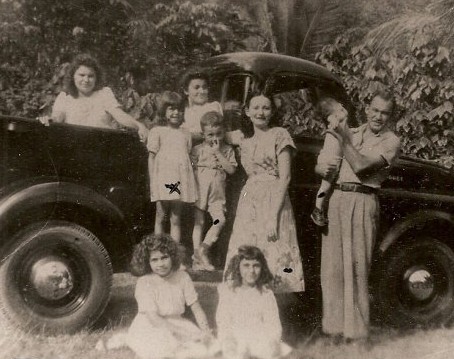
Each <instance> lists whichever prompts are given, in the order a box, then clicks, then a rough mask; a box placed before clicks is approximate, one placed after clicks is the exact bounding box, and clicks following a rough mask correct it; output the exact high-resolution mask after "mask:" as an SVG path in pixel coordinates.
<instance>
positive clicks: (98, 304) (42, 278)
mask: <svg viewBox="0 0 454 359" xmlns="http://www.w3.org/2000/svg"><path fill="white" fill-rule="evenodd" d="M13 243H14V245H13V248H12V250H10V251H9V252H8V254H7V256H6V257H5V258H4V259H3V260H2V263H1V267H0V310H1V314H2V316H3V317H5V318H6V322H7V324H9V325H12V326H14V327H16V328H20V329H23V330H25V331H27V332H29V331H31V332H39V333H45V334H49V335H55V334H69V333H74V332H77V331H78V330H80V329H82V328H87V327H90V326H92V325H93V324H94V323H95V322H96V320H97V319H98V318H99V316H100V315H101V314H102V312H103V310H104V308H105V306H106V305H107V303H108V301H109V298H110V292H111V287H112V265H111V262H110V259H109V255H108V253H107V251H106V249H105V248H104V246H103V245H102V243H101V242H100V241H99V240H98V239H97V238H96V236H95V235H93V233H91V232H90V231H88V230H87V229H85V228H83V227H81V226H79V225H76V224H73V223H70V222H66V221H49V222H42V223H36V224H32V225H29V226H27V227H26V228H25V229H23V230H22V231H20V232H19V233H18V234H17V235H16V236H15V237H14V239H13Z"/></svg>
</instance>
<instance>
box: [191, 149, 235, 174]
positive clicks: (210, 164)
mask: <svg viewBox="0 0 454 359" xmlns="http://www.w3.org/2000/svg"><path fill="white" fill-rule="evenodd" d="M219 150H220V152H221V153H222V154H223V156H224V157H225V158H226V159H227V160H228V161H229V163H230V164H231V165H232V166H234V167H235V168H236V167H237V166H238V163H237V162H236V159H235V151H234V150H233V147H232V146H230V145H227V144H223V145H222V146H221V148H220V149H219ZM191 162H192V165H193V166H194V169H195V170H196V173H198V174H200V173H202V172H205V170H211V171H209V172H212V170H215V171H216V172H220V173H221V174H222V176H223V178H224V179H225V178H226V176H227V173H226V172H225V171H224V169H223V168H222V166H221V165H220V164H219V162H218V160H217V159H216V157H215V156H214V155H213V154H212V152H211V148H210V145H209V144H207V143H206V142H203V143H201V144H200V145H197V146H194V147H193V148H192V151H191Z"/></svg>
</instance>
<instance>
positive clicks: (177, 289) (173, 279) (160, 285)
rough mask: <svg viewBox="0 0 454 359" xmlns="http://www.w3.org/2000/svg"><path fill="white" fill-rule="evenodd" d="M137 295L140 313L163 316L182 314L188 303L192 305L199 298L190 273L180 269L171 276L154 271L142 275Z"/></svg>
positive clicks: (138, 283)
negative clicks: (153, 313) (154, 272)
mask: <svg viewBox="0 0 454 359" xmlns="http://www.w3.org/2000/svg"><path fill="white" fill-rule="evenodd" d="M135 297H136V300H137V305H138V311H139V313H140V312H143V313H146V312H155V313H157V314H159V315H160V316H163V317H165V316H179V315H182V314H183V313H184V311H185V307H186V305H187V306H191V305H192V304H194V303H195V302H196V301H197V299H198V297H197V292H196V290H195V288H194V283H193V282H192V280H191V278H190V277H189V274H188V273H186V272H185V271H180V270H178V271H175V272H173V273H172V274H170V276H169V277H160V276H159V275H157V274H153V273H152V274H149V275H145V276H143V277H140V278H139V279H138V281H137V284H136V290H135Z"/></svg>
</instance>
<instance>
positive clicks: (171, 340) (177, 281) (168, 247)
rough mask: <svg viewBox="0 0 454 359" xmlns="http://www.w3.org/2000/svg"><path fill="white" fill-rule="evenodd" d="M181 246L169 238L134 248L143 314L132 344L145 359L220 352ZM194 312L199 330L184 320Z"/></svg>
mask: <svg viewBox="0 0 454 359" xmlns="http://www.w3.org/2000/svg"><path fill="white" fill-rule="evenodd" d="M179 267H180V259H179V247H178V244H177V243H176V242H175V241H173V240H172V238H171V237H170V236H168V235H165V234H162V235H156V234H154V235H148V236H145V237H144V239H143V240H142V242H141V243H139V244H138V245H137V246H136V248H135V249H134V253H133V258H132V261H131V272H132V273H133V274H135V275H141V277H140V278H139V279H138V281H137V285H136V290H135V298H136V300H137V305H138V313H137V316H136V317H135V318H134V320H133V322H132V324H131V326H130V328H129V330H128V334H127V337H126V344H127V345H128V346H129V347H130V348H131V349H132V350H133V351H134V352H135V353H136V354H137V355H138V356H139V357H140V358H142V359H159V358H199V357H208V356H210V355H213V354H214V353H213V352H212V351H210V350H209V348H210V345H209V343H211V342H212V340H211V339H212V338H211V334H210V328H209V326H208V322H207V319H206V316H205V313H204V311H203V309H202V307H201V306H200V303H199V301H198V298H197V292H196V291H195V288H194V284H193V282H192V280H191V278H190V277H189V275H188V274H187V273H186V272H185V271H182V270H179ZM185 306H189V307H190V308H191V311H192V313H193V314H194V317H195V320H196V322H197V325H195V324H194V323H192V322H191V321H189V320H188V319H185V318H183V317H182V314H183V313H184V311H185Z"/></svg>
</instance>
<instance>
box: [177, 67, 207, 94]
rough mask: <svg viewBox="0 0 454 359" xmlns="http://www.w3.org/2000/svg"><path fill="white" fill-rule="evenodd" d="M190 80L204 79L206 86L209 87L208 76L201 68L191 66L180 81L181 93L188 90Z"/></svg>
mask: <svg viewBox="0 0 454 359" xmlns="http://www.w3.org/2000/svg"><path fill="white" fill-rule="evenodd" d="M192 80H205V82H206V83H207V85H208V87H210V77H209V76H208V74H207V73H206V72H205V71H204V70H202V69H199V68H193V69H191V70H189V71H188V72H186V73H185V74H184V76H183V78H182V79H181V81H180V87H181V90H182V92H183V93H184V91H187V90H188V87H189V83H190V82H191V81H192Z"/></svg>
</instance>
